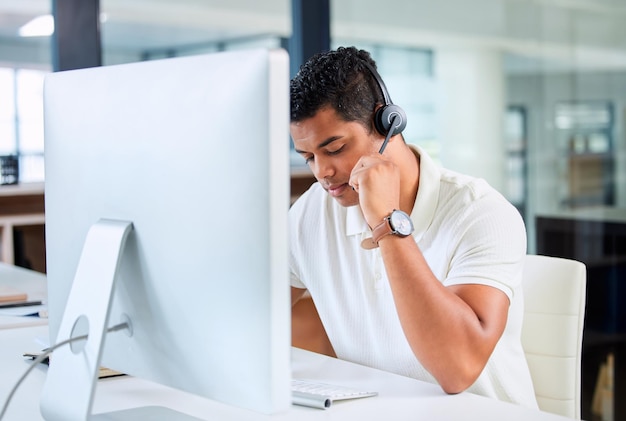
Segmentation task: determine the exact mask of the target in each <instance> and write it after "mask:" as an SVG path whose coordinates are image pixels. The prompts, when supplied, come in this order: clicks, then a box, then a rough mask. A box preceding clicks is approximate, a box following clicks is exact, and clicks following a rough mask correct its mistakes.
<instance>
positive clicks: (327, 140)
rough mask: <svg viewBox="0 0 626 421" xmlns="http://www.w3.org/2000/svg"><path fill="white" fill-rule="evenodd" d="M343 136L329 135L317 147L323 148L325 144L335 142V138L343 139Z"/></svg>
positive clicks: (297, 150)
mask: <svg viewBox="0 0 626 421" xmlns="http://www.w3.org/2000/svg"><path fill="white" fill-rule="evenodd" d="M342 137H343V136H332V137H329V138H328V139H326V140H324V141H323V142H322V143H320V144H319V145H317V149H321V148H323V147H325V146H328V145H330V144H331V143H333V142H334V141H335V140H339V139H341V138H342ZM295 151H296V152H297V153H306V152H305V151H301V150H299V149H295Z"/></svg>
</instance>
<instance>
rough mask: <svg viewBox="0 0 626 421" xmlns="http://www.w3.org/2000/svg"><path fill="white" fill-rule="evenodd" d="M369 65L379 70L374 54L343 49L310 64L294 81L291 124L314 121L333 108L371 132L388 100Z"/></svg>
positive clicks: (301, 68) (344, 118)
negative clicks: (376, 114)
mask: <svg viewBox="0 0 626 421" xmlns="http://www.w3.org/2000/svg"><path fill="white" fill-rule="evenodd" d="M365 62H367V63H369V64H370V65H371V66H372V67H373V68H376V63H375V62H374V60H373V59H372V57H371V56H370V53H368V52H367V51H364V50H358V49H357V48H355V47H339V48H338V49H337V50H333V51H329V52H325V53H319V54H316V55H314V56H313V57H311V58H310V59H309V60H307V62H306V63H305V64H303V65H302V66H301V67H300V70H299V71H298V73H297V74H296V75H295V76H294V78H293V79H292V80H291V84H290V92H291V121H292V122H298V121H302V120H305V119H307V118H311V117H313V116H314V115H315V114H316V113H317V112H318V111H319V110H320V109H322V108H324V107H327V106H330V107H332V108H333V109H334V110H335V111H336V112H337V114H338V115H339V116H340V117H341V118H342V119H343V120H345V121H357V122H359V123H361V124H362V125H363V126H364V127H365V128H366V129H367V130H369V131H370V132H371V131H372V130H373V128H374V126H373V120H372V117H373V113H374V110H375V109H376V105H377V104H384V98H383V96H382V93H381V91H380V87H379V86H378V84H377V83H376V81H375V79H374V78H373V76H372V74H371V73H370V71H369V70H368V68H367V67H366V65H365Z"/></svg>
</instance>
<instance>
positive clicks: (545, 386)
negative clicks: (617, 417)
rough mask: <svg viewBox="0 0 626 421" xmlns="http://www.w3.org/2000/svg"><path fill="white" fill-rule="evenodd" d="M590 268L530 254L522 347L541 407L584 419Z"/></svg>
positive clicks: (575, 262) (525, 267)
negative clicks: (583, 369)
mask: <svg viewBox="0 0 626 421" xmlns="http://www.w3.org/2000/svg"><path fill="white" fill-rule="evenodd" d="M586 281H587V272H586V268H585V265H584V264H583V263H581V262H578V261H575V260H569V259H561V258H556V257H547V256H536V255H528V256H526V262H525V265H524V277H523V289H524V306H525V309H524V325H523V329H522V346H523V348H524V353H525V354H526V359H527V361H528V366H529V368H530V375H531V377H532V381H533V386H534V388H535V396H536V397H537V403H538V404H539V408H540V409H541V410H543V411H547V412H552V413H556V414H560V415H565V416H567V417H570V418H575V419H580V411H581V409H580V406H581V403H580V401H581V396H580V395H581V391H580V388H581V386H580V384H581V380H580V376H581V375H580V370H581V367H580V366H581V353H582V337H583V323H584V318H585V295H586Z"/></svg>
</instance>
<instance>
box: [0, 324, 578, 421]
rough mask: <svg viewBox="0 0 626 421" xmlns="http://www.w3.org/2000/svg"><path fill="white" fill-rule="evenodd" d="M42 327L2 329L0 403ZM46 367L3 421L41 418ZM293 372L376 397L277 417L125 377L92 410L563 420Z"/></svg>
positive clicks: (388, 377) (308, 368) (297, 355)
mask: <svg viewBox="0 0 626 421" xmlns="http://www.w3.org/2000/svg"><path fill="white" fill-rule="evenodd" d="M37 337H44V338H45V337H47V327H46V326H36V327H27V328H22V329H5V330H0V344H2V346H0V373H2V376H0V402H1V403H4V401H5V397H6V396H7V394H8V393H9V391H10V389H11V387H12V386H13V385H14V383H15V381H17V379H18V378H19V377H20V376H21V374H22V373H23V372H24V370H25V369H26V368H27V363H26V362H24V359H23V358H22V352H24V351H38V350H39V348H38V344H37V343H36V342H35V340H34V339H35V338H37ZM46 369H47V368H46V367H45V366H43V365H42V366H40V367H38V368H36V369H35V370H33V371H32V372H31V374H30V376H29V377H28V378H27V379H26V381H25V382H24V383H23V384H22V386H21V387H20V388H19V389H18V391H17V392H16V394H15V396H14V398H13V401H12V402H11V404H10V406H9V410H8V412H7V414H6V417H5V419H4V420H3V421H23V420H29V421H30V420H41V419H42V418H41V415H40V413H39V398H40V392H41V389H42V385H43V382H44V378H45V373H46ZM293 372H294V377H301V378H311V379H316V380H320V381H325V382H330V383H335V384H344V385H346V386H352V387H364V388H367V389H374V390H377V391H378V392H379V396H376V397H371V398H365V399H359V400H354V401H343V402H335V403H333V405H332V406H331V408H329V409H327V410H320V409H312V408H305V407H298V406H293V407H292V408H291V410H289V411H288V412H287V413H282V414H278V415H275V416H267V415H261V414H257V413H253V412H250V411H247V410H241V409H238V408H234V407H231V406H227V405H224V404H220V403H218V402H214V401H211V400H208V399H204V398H200V397H198V396H194V395H190V394H188V393H184V392H180V391H177V390H172V389H169V388H167V387H164V386H160V385H157V384H154V383H150V382H147V381H144V380H140V379H136V378H131V377H118V378H111V379H105V380H100V381H99V383H98V387H97V390H96V398H95V403H94V411H93V412H94V413H101V412H108V411H114V410H121V409H128V408H133V407H138V406H147V405H160V406H166V407H170V408H172V409H175V410H177V411H180V412H184V413H187V414H189V415H193V416H195V417H198V418H200V419H205V420H233V421H234V420H236V421H246V420H281V421H282V420H298V421H300V420H304V421H307V420H342V421H343V420H366V421H367V420H372V421H380V420H389V421H390V420H461V419H462V420H481V421H485V420H498V421H501V420H506V421H515V420H520V421H528V420H533V421H551V420H552V421H557V420H565V419H566V418H563V417H559V416H556V415H551V414H547V413H543V412H538V411H533V410H529V409H525V408H522V407H519V406H516V405H511V404H506V403H503V402H499V401H496V400H493V399H487V398H483V397H480V396H476V395H472V394H469V393H461V394H458V395H446V394H445V393H443V392H442V391H441V389H440V388H439V387H438V386H436V385H432V384H428V383H424V382H420V381H417V380H413V379H409V378H406V377H401V376H397V375H394V374H390V373H386V372H382V371H379V370H374V369H371V368H367V367H362V366H358V365H355V364H351V363H347V362H345V361H340V360H337V359H334V358H329V357H325V356H322V355H319V354H314V353H311V352H307V351H302V350H299V349H294V350H293Z"/></svg>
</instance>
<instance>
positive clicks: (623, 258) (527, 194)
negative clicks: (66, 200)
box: [0, 0, 626, 419]
mask: <svg viewBox="0 0 626 421" xmlns="http://www.w3.org/2000/svg"><path fill="white" fill-rule="evenodd" d="M68 1H70V0H68ZM68 1H64V0H56V3H54V4H53V0H19V1H16V0H0V155H16V156H18V158H19V163H20V166H19V168H20V173H19V176H20V180H21V182H22V183H41V182H43V181H44V162H43V150H44V139H43V111H42V85H43V77H44V75H45V74H46V73H48V72H51V71H54V70H64V68H63V66H61V67H59V62H58V58H59V57H58V56H59V51H60V50H61V51H63V50H64V49H65V51H67V49H68V48H75V49H77V50H78V51H79V52H80V53H81V54H82V55H83V56H91V57H96V58H95V60H100V63H97V64H100V65H105V66H106V65H117V64H123V63H130V62H136V61H142V60H154V59H163V58H169V57H177V56H184V55H191V54H202V53H207V52H214V51H223V50H231V49H241V48H251V47H284V48H287V49H289V50H290V53H291V54H292V58H294V61H293V66H292V73H293V72H295V71H296V69H297V65H298V64H299V63H300V62H301V60H302V59H306V58H307V57H302V56H303V54H304V55H306V54H307V52H308V51H307V50H306V48H305V49H302V48H300V47H301V46H302V43H300V44H299V46H300V47H298V46H297V45H296V44H297V43H295V42H294V39H295V38H299V39H301V38H302V37H305V38H306V37H308V38H312V37H313V38H314V37H315V36H317V35H322V36H323V35H324V33H325V31H326V32H327V34H328V35H329V37H328V39H327V40H322V41H321V45H323V44H324V43H327V44H328V45H329V46H330V47H333V48H334V47H337V46H340V45H355V46H357V47H361V48H365V49H368V50H369V51H370V52H372V55H373V57H374V58H375V59H376V60H377V62H378V65H379V70H380V73H381V75H382V77H383V79H384V80H385V82H386V84H387V87H388V89H389V91H390V94H391V97H392V99H393V100H394V102H395V103H396V104H398V105H400V106H402V107H403V108H404V109H405V110H406V112H407V114H408V119H409V122H408V126H407V129H406V131H405V138H406V140H407V142H410V143H414V144H417V145H420V146H422V147H424V148H425V149H426V150H428V151H429V152H430V154H431V155H432V156H433V157H434V158H435V160H436V161H437V162H439V163H441V164H442V165H444V166H446V167H448V168H451V169H455V170H458V171H460V172H464V173H469V174H473V175H476V176H480V177H484V178H485V179H487V180H488V181H489V182H490V183H491V184H492V185H493V186H494V187H496V188H497V189H498V190H499V191H501V192H502V193H503V194H504V195H505V196H506V197H507V198H508V199H509V200H510V201H511V202H512V203H513V204H514V205H515V206H516V207H517V208H518V209H519V211H520V213H521V214H522V215H523V217H524V220H525V222H526V226H527V229H528V239H529V242H528V252H529V253H541V254H551V255H556V256H562V257H572V258H576V259H579V260H582V261H583V262H585V263H586V264H587V265H588V269H589V272H588V274H589V287H588V318H587V326H588V328H587V332H586V337H585V349H586V356H585V359H586V365H585V367H584V370H583V376H584V382H585V386H584V395H585V397H584V403H583V405H584V406H583V416H584V417H585V418H587V419H591V418H592V416H594V414H593V413H592V411H591V409H592V408H591V406H592V402H591V399H592V395H593V392H594V387H595V384H596V382H595V380H596V375H597V372H598V368H599V366H600V364H602V362H603V361H604V359H605V357H606V355H607V354H609V353H617V355H622V356H623V353H624V347H625V345H624V342H625V339H624V336H625V335H626V310H625V309H624V307H626V132H625V130H626V128H625V124H624V122H625V119H626V25H624V22H625V21H626V0H438V1H424V0H387V1H374V0H330V1H328V0H320V1H319V2H316V1H314V0H263V1H257V0H176V1H171V0H100V2H99V3H98V1H97V0H82V3H83V5H88V6H87V7H92V8H94V7H95V8H96V10H97V14H98V19H95V20H94V21H93V22H92V23H91V24H89V23H87V25H86V28H85V31H86V32H89V33H91V34H92V33H93V32H94V31H97V34H98V36H99V37H100V40H99V41H98V42H99V44H100V45H99V46H98V48H93V44H91V46H90V45H89V44H88V43H89V41H88V40H87V38H88V37H86V38H85V39H86V40H87V41H85V40H83V39H81V37H77V36H76V32H73V34H74V35H73V39H74V41H75V47H68V41H67V40H66V41H62V42H65V44H64V45H61V46H59V42H60V40H59V39H57V40H56V41H55V42H53V40H54V37H51V34H52V32H53V25H54V19H53V17H52V14H53V13H52V12H53V10H54V11H56V10H57V9H58V10H62V9H60V7H61V6H62V5H63V4H68ZM74 3H75V4H78V3H80V1H79V2H76V1H74ZM317 6H319V7H317ZM81 7H82V6H81ZM297 9H298V10H297ZM63 13H64V16H65V18H68V17H69V18H74V19H80V20H82V19H83V18H82V16H84V13H85V12H82V11H78V10H77V11H76V14H75V15H73V14H72V12H71V11H69V12H68V10H67V9H65V10H64V11H63ZM298 13H300V15H297V14H298ZM58 22H60V21H58ZM58 22H57V23H58ZM83 23H84V22H83ZM318 27H319V28H321V29H320V30H319V31H318V29H316V28H318ZM63 29H64V28H57V31H59V30H63ZM294 45H296V46H295V47H294ZM318 45H319V44H318ZM81 49H82V50H81ZM70 60H71V59H70ZM79 61H80V60H79ZM79 67H80V66H79ZM182 124H184V122H183V123H182ZM86 141H88V139H86ZM292 165H293V181H294V185H302V186H306V184H307V183H309V182H310V175H308V174H307V170H306V168H305V167H304V166H303V164H302V163H301V162H300V161H299V158H298V157H297V156H294V159H293V162H292ZM296 194H297V192H296ZM618 361H620V362H616V363H615V364H617V368H616V370H617V371H619V373H618V375H617V378H618V382H619V381H621V385H620V386H617V387H618V388H619V387H622V388H623V387H624V380H625V379H624V377H626V373H625V372H624V371H623V370H624V358H623V357H622V358H621V359H619V358H618ZM620 370H622V371H620ZM616 390H617V389H616ZM620 390H624V389H620ZM614 405H615V409H616V411H615V414H614V416H616V419H620V418H619V417H622V418H621V419H626V413H625V412H624V403H623V402H621V403H620V402H615V404H614ZM620 405H621V407H620ZM620 411H621V412H620ZM620 414H621V415H620ZM596 415H597V414H596Z"/></svg>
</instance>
